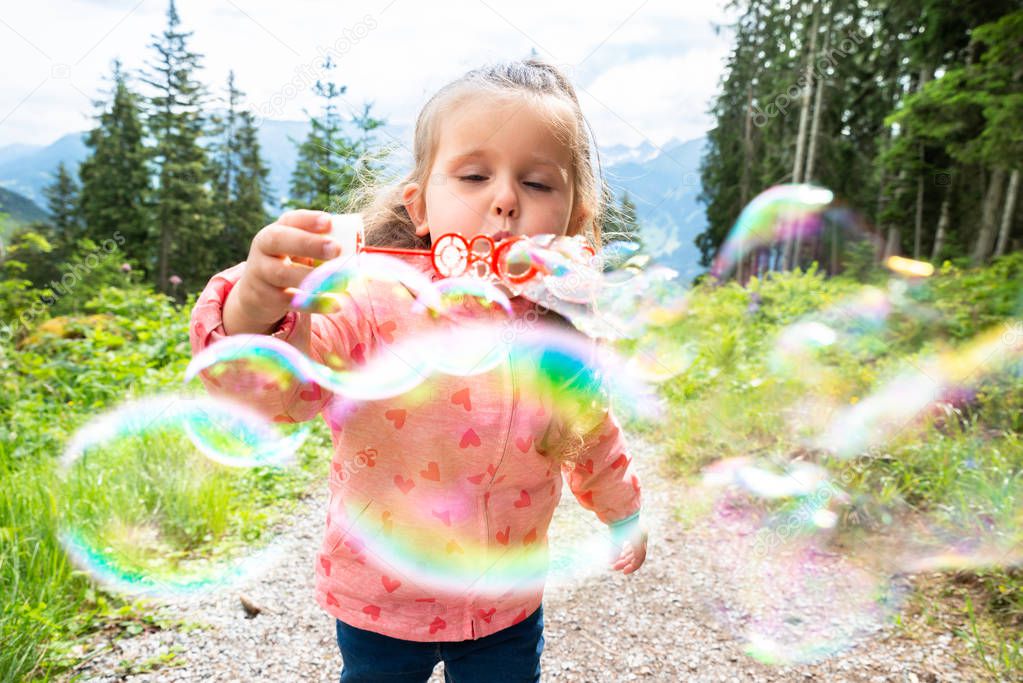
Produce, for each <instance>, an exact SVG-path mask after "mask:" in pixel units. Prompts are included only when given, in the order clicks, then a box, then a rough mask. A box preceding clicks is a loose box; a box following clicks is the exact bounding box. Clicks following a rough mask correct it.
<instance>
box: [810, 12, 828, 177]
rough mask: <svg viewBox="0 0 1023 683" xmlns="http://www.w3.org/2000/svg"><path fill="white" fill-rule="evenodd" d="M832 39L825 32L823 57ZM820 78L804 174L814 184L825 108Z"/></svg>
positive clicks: (822, 85)
mask: <svg viewBox="0 0 1023 683" xmlns="http://www.w3.org/2000/svg"><path fill="white" fill-rule="evenodd" d="M830 38H831V33H830V31H829V30H825V31H824V47H823V48H821V54H822V55H826V54H828V42H829V39H830ZM818 76H819V77H818V78H817V82H816V83H815V87H816V89H817V92H816V93H814V97H813V123H812V124H810V144H809V145H808V146H807V150H806V173H805V174H804V178H805V179H806V181H807V182H809V183H812V182H813V176H814V170H815V169H814V166H815V163H814V162H815V161H816V160H817V137H818V136H819V134H820V128H821V107H822V106H823V102H824V78H823V76H824V74H818Z"/></svg>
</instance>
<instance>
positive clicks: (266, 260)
mask: <svg viewBox="0 0 1023 683" xmlns="http://www.w3.org/2000/svg"><path fill="white" fill-rule="evenodd" d="M329 232H330V214H328V213H326V212H324V211H310V210H306V209H298V210H295V211H287V212H285V213H284V214H282V215H281V217H280V218H278V219H277V221H276V222H274V223H271V224H270V225H268V226H266V227H264V228H263V229H262V230H260V231H259V232H258V233H256V236H255V237H254V238H252V245H251V246H250V247H249V257H248V258H247V259H246V260H245V264H246V265H245V271H244V273H243V274H242V276H241V278H239V280H238V282H237V283H235V286H234V288H233V289H232V290H231V293H230V295H228V297H227V301H226V302H225V304H224V329H225V331H227V333H228V334H239V333H243V332H250V333H257V334H265V333H267V332H269V331H270V330H272V329H273V327H274V326H275V325H276V324H277V323H278V322H279V321H280V320H281V318H283V317H284V314H285V313H287V312H288V309H289V307H290V304H291V300H292V296H291V295H290V294H288V293H286V292H285V291H284V290H285V289H287V288H289V287H298V286H299V285H300V284H301V283H302V280H303V279H305V277H306V276H307V275H308V274H309V273H311V272H312V270H313V266H314V263H315V261H317V260H326V259H332V258H334V257H336V256H338V255H339V254H340V253H341V247H340V246H339V245H338V244H337V242H335V241H333V240H332V239H331V238H330V237H329V234H328V233H329Z"/></svg>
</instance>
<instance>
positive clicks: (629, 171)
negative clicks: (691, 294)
mask: <svg viewBox="0 0 1023 683" xmlns="http://www.w3.org/2000/svg"><path fill="white" fill-rule="evenodd" d="M644 145H649V143H644ZM644 145H640V146H639V147H637V148H635V150H636V151H635V152H634V153H633V154H632V155H631V156H630V155H627V154H621V155H620V157H619V158H620V159H621V161H619V162H617V163H612V164H609V165H607V166H606V167H605V169H604V175H605V176H606V177H607V181H608V184H609V185H610V186H611V187H612V189H613V190H614V192H615V195H616V196H617V195H620V194H621V192H622V191H627V192H628V193H629V197H630V198H631V199H632V200H633V201H634V202H635V204H636V217H637V219H638V221H639V224H640V228H641V237H642V240H643V243H644V245H645V247H646V249H647V251H648V252H649V253H650V254H651V255H652V256H653V257H654V258H655V259H656V260H657V261H658V262H659V263H661V264H663V265H666V266H668V267H670V268H674V269H675V270H677V271H678V272H679V277H680V278H681V279H682V280H684V281H686V282H688V281H690V280H692V278H693V277H695V276H696V275H698V274H699V273H701V272H702V270H703V269H702V267H700V266H699V265H698V263H699V255H700V254H699V250H698V249H697V248H696V245H695V244H694V242H693V240H694V239H695V238H696V236H697V235H698V234H700V233H701V232H703V231H704V230H705V229H706V227H707V216H706V212H705V211H704V208H703V206H702V205H701V204H700V203H699V201H698V199H697V197H698V196H699V194H700V189H701V186H700V159H701V157H702V156H703V151H704V147H705V146H706V139H705V138H698V139H696V140H689V141H688V142H679V141H678V140H671V141H670V142H668V143H667V144H666V145H664V146H662V147H660V148H659V149H658V148H654V149H653V150H649V149H643V148H644ZM651 147H652V146H651Z"/></svg>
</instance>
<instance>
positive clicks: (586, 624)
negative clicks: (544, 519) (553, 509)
mask: <svg viewBox="0 0 1023 683" xmlns="http://www.w3.org/2000/svg"><path fill="white" fill-rule="evenodd" d="M632 443H633V450H634V452H635V454H636V462H637V464H638V466H639V467H640V474H641V476H642V478H643V484H644V491H643V494H644V517H645V520H646V524H647V527H648V529H649V530H650V549H649V554H648V557H647V562H646V564H645V565H644V566H643V568H642V569H640V570H639V571H638V572H636V573H635V574H632V575H631V576H623V575H621V574H619V573H611V572H605V573H602V574H598V575H595V576H591V577H589V578H586V579H584V580H582V581H581V582H579V581H576V582H573V583H569V584H562V585H559V584H558V583H557V582H555V583H554V584H549V586H548V590H547V592H546V594H545V598H544V618H545V624H546V629H545V637H546V647H545V650H544V655H543V670H544V674H543V680H545V681H548V680H549V681H633V680H642V681H683V680H684V681H809V680H824V681H871V682H873V681H912V682H916V681H974V680H978V678H979V675H978V674H977V672H976V671H974V670H972V669H968V668H965V666H964V665H963V664H962V663H961V662H962V661H963V658H964V656H965V655H964V653H963V652H962V651H961V650H957V648H959V647H961V646H960V645H959V644H958V641H957V640H956V639H954V638H952V636H951V634H947V633H941V632H936V633H932V634H931V635H930V636H927V637H922V638H921V637H917V638H913V639H911V638H909V637H906V636H904V635H900V634H898V633H895V632H894V631H893V630H892V628H891V627H889V626H885V627H879V626H875V627H874V628H873V629H871V628H870V627H869V626H867V627H864V625H863V624H861V623H857V624H855V628H853V629H851V630H850V629H849V628H847V625H846V624H843V623H841V622H842V621H843V617H842V615H841V614H837V615H836V614H832V615H829V617H830V619H831V621H830V622H828V623H829V624H831V625H832V626H833V627H834V628H835V629H838V632H840V633H841V632H849V633H852V632H855V633H857V634H859V635H860V636H862V635H863V634H864V633H866V632H868V631H871V630H873V631H874V632H873V633H871V634H870V637H869V638H866V637H863V638H862V639H861V641H859V642H858V644H856V645H855V646H854V647H852V648H850V649H846V650H845V651H844V652H842V653H840V654H839V655H837V656H834V657H832V658H829V659H826V660H824V661H823V662H818V663H816V664H813V665H802V666H790V667H778V666H767V665H764V664H761V663H759V662H757V661H755V660H754V659H751V658H750V657H749V656H747V655H746V654H745V653H744V651H743V646H742V644H741V643H740V642H738V641H737V640H736V639H735V638H734V637H733V633H735V632H736V626H737V625H739V626H741V624H742V623H744V621H745V622H748V620H749V619H751V618H752V615H751V614H750V611H749V610H747V611H746V612H745V613H744V612H742V610H738V611H737V610H735V609H734V608H733V609H731V610H729V609H728V608H727V607H728V605H727V604H726V603H727V602H728V601H727V596H728V595H729V593H730V591H733V590H738V589H739V588H740V587H741V586H739V585H738V584H733V583H730V582H735V581H737V580H740V579H742V578H743V577H736V576H735V575H734V572H729V571H728V570H727V566H728V565H729V562H730V555H729V549H728V548H725V547H723V544H722V543H721V541H720V537H721V534H720V533H718V532H715V531H713V530H712V529H710V528H709V527H708V526H707V525H705V524H704V525H702V526H701V525H699V524H698V525H696V526H695V527H694V528H689V529H684V528H683V527H682V526H681V525H680V524H679V523H678V522H677V521H675V520H674V518H673V508H674V507H675V506H676V505H677V504H678V502H679V499H680V497H681V486H680V485H679V484H678V483H677V482H673V481H672V480H671V479H670V478H669V477H667V476H665V475H664V473H663V462H662V460H661V458H660V457H659V456H658V454H657V452H656V450H655V449H654V448H653V447H651V446H650V445H649V444H646V443H644V442H642V441H639V440H637V439H633V442H632ZM324 504H325V503H324V501H323V500H319V499H317V500H311V501H310V502H308V503H307V504H305V506H304V509H303V512H302V513H301V514H300V515H299V516H297V517H296V519H295V522H294V525H293V527H292V528H290V529H289V530H288V531H287V533H286V539H287V543H288V547H289V551H288V552H287V553H286V556H285V557H286V559H284V560H283V561H282V562H281V563H280V564H279V565H277V566H276V567H274V568H272V569H271V570H270V571H269V572H268V573H267V574H265V575H264V576H263V577H262V579H261V580H260V581H259V582H258V583H255V584H254V585H251V586H248V587H243V588H242V591H243V592H244V593H245V595H246V596H248V597H249V598H250V599H251V600H252V601H253V602H255V603H256V604H258V605H260V606H263V607H265V608H266V611H265V612H263V613H262V614H259V615H258V616H256V617H255V618H251V619H249V618H246V615H245V612H244V611H243V609H242V606H241V604H240V600H239V593H238V591H234V592H228V593H223V594H219V595H216V596H212V597H209V598H205V599H204V600H203V601H202V602H192V603H188V604H179V605H173V604H169V605H166V606H164V607H162V608H161V615H163V616H165V617H166V618H168V619H176V620H184V621H185V622H196V623H200V624H203V625H204V628H199V629H192V630H188V629H181V630H158V631H151V632H146V633H143V634H142V635H139V636H136V637H133V638H121V639H118V640H110V641H107V640H98V641H97V642H96V648H97V649H96V650H95V651H94V652H93V653H91V654H90V655H88V657H91V659H88V660H87V661H84V662H83V663H82V664H80V665H79V667H78V669H77V670H76V671H75V672H74V675H75V677H76V679H77V678H78V677H81V678H80V679H81V680H88V681H122V680H132V681H247V680H253V679H256V678H258V679H259V680H267V681H336V680H337V676H338V673H339V672H340V667H341V659H340V655H339V654H338V651H337V646H336V644H335V642H334V628H333V621H332V619H331V618H330V617H328V616H327V615H326V614H324V613H323V612H321V611H320V609H319V607H318V606H317V605H316V603H315V601H314V599H313V561H314V553H315V551H316V549H317V548H318V547H319V542H320V533H321V527H322V522H323V507H324ZM594 522H595V520H594V518H593V517H592V515H591V513H588V512H586V511H584V510H583V509H582V508H580V507H579V505H578V504H577V503H576V501H575V499H574V498H573V497H572V496H571V494H570V493H569V492H568V491H567V488H566V492H565V495H564V496H563V498H562V503H561V506H560V508H559V510H558V511H557V514H556V515H555V520H554V525H553V526H552V527H551V531H550V541H551V547H552V550H553V549H555V548H556V547H557V544H558V543H559V540H558V539H559V537H564V536H565V534H571V533H572V532H573V531H574V530H579V529H583V530H585V529H588V528H592V525H593V524H594ZM796 592H798V591H796ZM804 592H806V591H804ZM809 592H810V595H809V596H807V595H803V596H802V599H803V600H806V599H807V598H809V600H810V601H811V602H812V601H813V600H814V597H815V596H813V595H812V591H809ZM747 597H748V596H747ZM781 597H782V599H784V600H788V599H789V598H788V597H787V596H785V595H784V594H783V595H782V596H781ZM820 602H827V600H825V599H823V598H822V599H821V600H820ZM722 604H726V609H724V610H722V609H721V605H722ZM827 608H828V605H826V604H825V605H824V609H825V610H827ZM712 614H716V615H717V616H712ZM722 615H723V616H722ZM861 616H862V615H861ZM843 628H845V629H846V630H845V631H842V629H843ZM171 652H176V653H177V654H176V656H174V657H173V658H171V659H170V661H169V662H167V663H165V664H160V663H158V662H160V661H161V658H164V659H166V658H167V657H168V653H171ZM143 669H148V671H146V672H142V673H132V672H133V671H140V670H143ZM430 680H431V683H434V682H440V681H443V674H442V667H441V665H438V667H437V669H436V670H435V671H434V675H433V677H432V678H431V679H430Z"/></svg>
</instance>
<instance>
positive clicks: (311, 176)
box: [285, 55, 384, 211]
mask: <svg viewBox="0 0 1023 683" xmlns="http://www.w3.org/2000/svg"><path fill="white" fill-rule="evenodd" d="M321 68H322V69H323V71H324V72H325V74H326V77H325V79H323V80H317V81H316V85H315V86H313V92H314V93H316V95H317V96H318V97H319V98H320V99H322V100H323V108H322V110H321V114H320V116H315V117H310V120H309V123H310V129H309V134H308V136H307V137H306V139H305V140H304V141H303V142H302V143H301V145H299V148H298V162H297V164H296V166H295V170H294V172H293V173H292V176H291V188H290V192H289V198H288V201H287V202H286V203H285V205H286V206H288V207H292V208H307V209H320V210H325V211H341V210H343V209H344V206H345V202H346V200H347V198H348V195H349V193H350V192H351V190H352V188H353V187H354V186H355V184H356V182H357V179H358V178H359V176H360V173H363V172H370V173H372V172H374V171H375V169H374V168H373V167H372V164H371V163H370V162H369V161H368V157H367V155H368V153H369V151H370V147H371V145H372V142H373V139H372V136H371V135H370V133H371V131H372V130H374V129H375V128H378V127H379V126H381V125H383V123H384V122H383V121H382V120H380V119H376V118H373V117H372V116H371V115H370V111H369V110H370V106H369V105H366V106H365V107H364V109H363V112H362V114H358V115H353V116H352V118H351V120H350V123H351V124H352V125H353V126H354V127H355V128H356V129H357V130H359V131H361V136H360V137H358V138H352V137H350V136H349V135H347V134H346V132H345V130H344V126H343V121H342V117H341V114H340V112H339V111H338V104H339V99H340V97H341V96H342V95H344V94H345V92H346V91H347V90H348V86H344V85H338V84H337V83H335V82H334V81H332V80H330V74H331V72H332V71H334V70H335V69H336V68H337V65H336V64H334V62H333V60H332V59H331V58H330V56H329V55H328V56H327V58H326V59H325V60H324V62H323V64H322V67H321ZM306 115H307V116H308V115H309V113H308V112H306Z"/></svg>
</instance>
